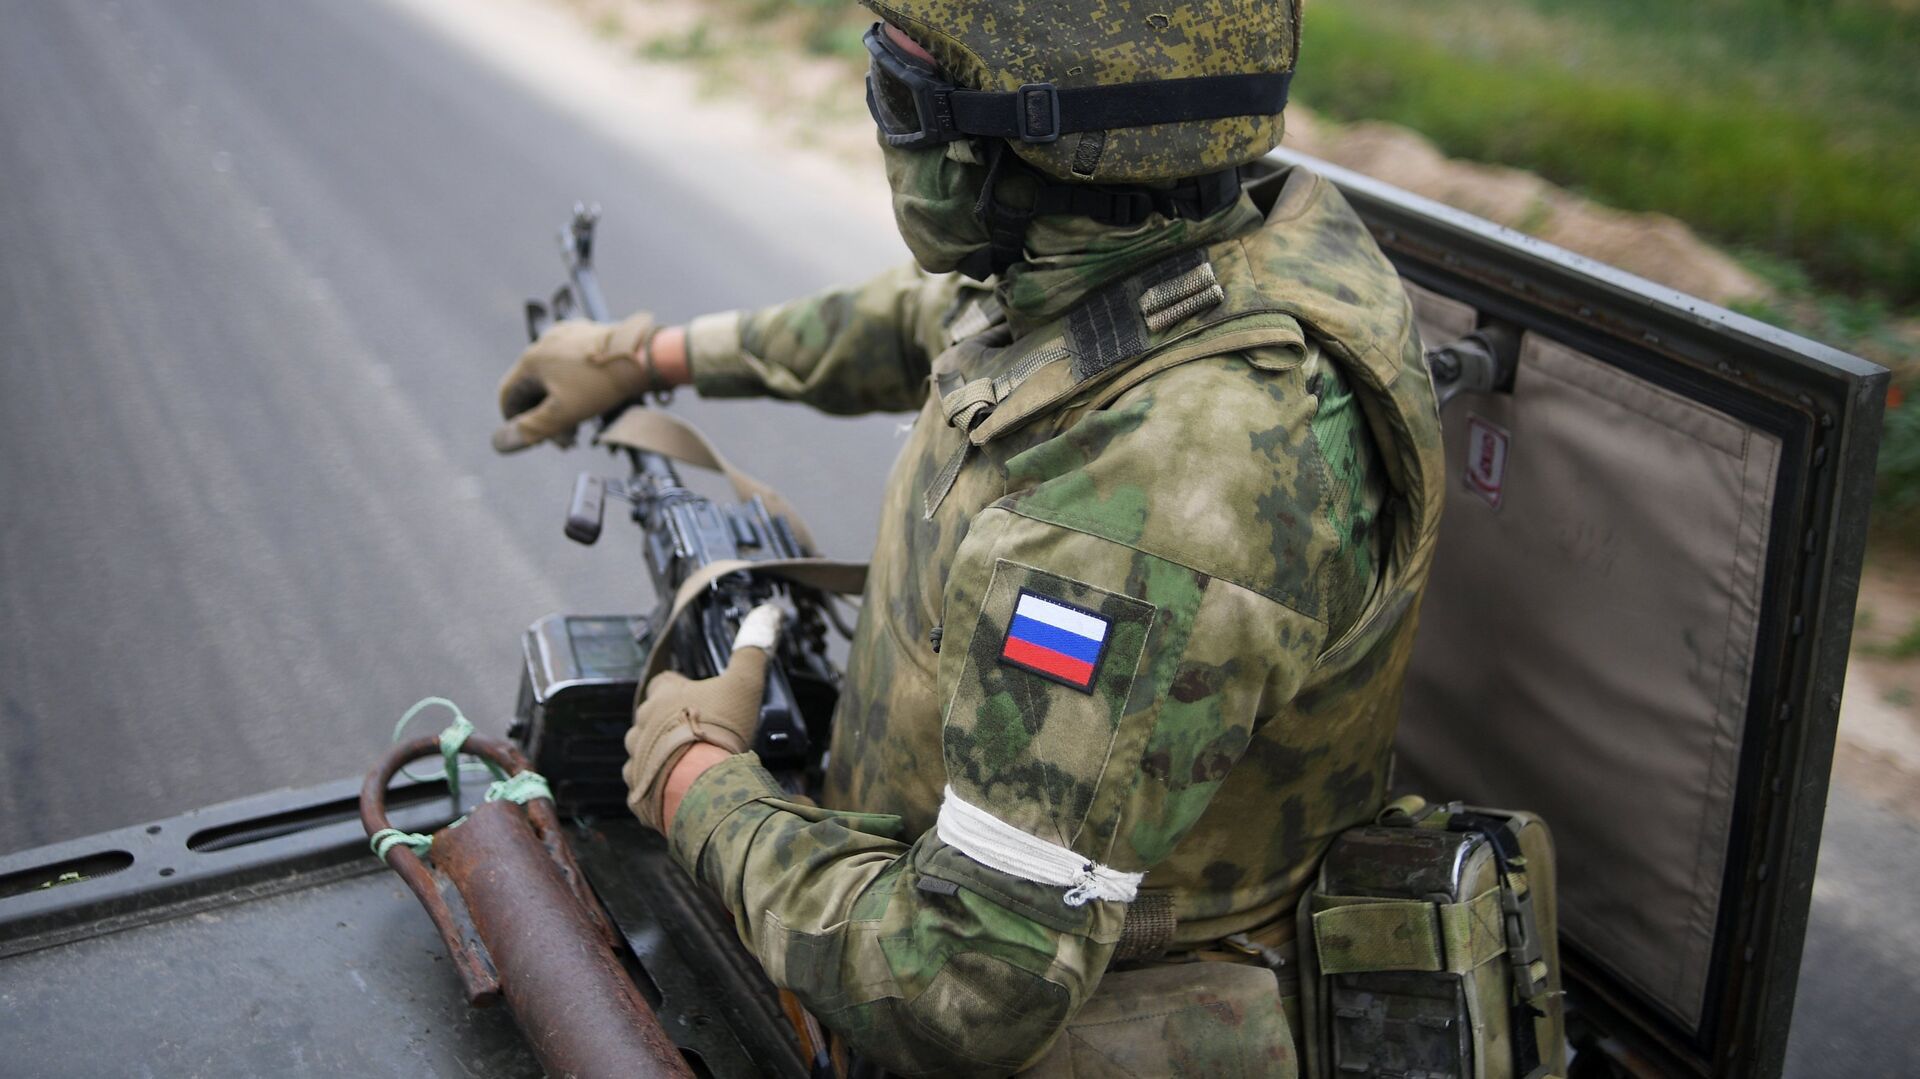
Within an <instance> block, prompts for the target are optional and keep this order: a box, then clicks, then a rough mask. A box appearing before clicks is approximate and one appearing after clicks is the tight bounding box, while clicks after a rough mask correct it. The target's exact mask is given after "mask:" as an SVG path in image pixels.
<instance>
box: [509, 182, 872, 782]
mask: <svg viewBox="0 0 1920 1079" xmlns="http://www.w3.org/2000/svg"><path fill="white" fill-rule="evenodd" d="M598 218H599V212H598V209H597V208H590V207H587V206H583V205H576V206H575V207H574V212H573V219H572V221H571V222H569V224H568V225H567V227H566V228H564V229H562V230H561V232H560V252H561V260H562V262H563V263H564V265H565V267H566V272H567V281H566V283H564V284H562V285H561V286H560V287H559V288H557V289H556V290H554V292H553V294H552V295H551V297H549V298H548V299H547V300H545V301H540V300H529V301H528V302H527V305H526V321H527V333H528V335H529V337H530V338H535V337H538V336H539V335H540V333H541V332H542V331H543V330H545V329H546V327H547V326H548V325H550V324H551V322H552V321H553V320H555V319H561V318H569V317H575V316H580V317H585V318H590V319H594V320H596V321H603V322H604V321H607V319H608V313H607V305H606V300H605V298H604V297H603V295H602V293H601V291H600V283H599V280H598V278H597V277H596V275H595V273H594V267H593V238H594V226H595V225H596V223H597V222H598ZM613 421H614V416H613V415H611V414H610V415H608V416H604V417H601V419H600V420H599V421H598V422H597V425H596V426H597V427H598V431H597V433H599V434H604V433H606V432H607V431H608V429H609V428H610V426H611V425H612V423H613ZM615 449H616V452H618V453H621V454H623V455H624V456H625V457H626V459H627V462H628V464H629V474H628V475H627V477H626V478H624V479H609V478H603V477H600V476H596V475H593V474H592V473H582V474H581V475H580V477H579V479H578V480H576V481H575V483H574V489H573V498H572V500H571V502H570V504H569V505H568V508H567V520H566V534H567V536H568V538H570V539H572V540H574V541H576V542H578V543H582V544H592V543H595V542H596V541H598V540H599V538H600V533H601V531H602V528H603V526H604V522H605V518H606V506H607V502H608V500H609V499H611V500H614V501H617V502H620V503H623V504H625V505H626V506H627V507H628V508H629V511H630V512H629V517H630V519H631V520H632V521H633V522H634V523H635V524H636V525H638V526H640V530H641V536H642V554H643V555H644V556H645V558H646V562H647V570H648V574H649V577H650V579H651V581H652V584H653V593H654V595H655V596H656V597H657V599H658V603H657V606H656V608H655V610H654V611H653V612H652V613H651V614H650V615H646V616H611V617H581V616H577V615H552V616H549V617H548V618H545V619H542V620H541V621H539V622H536V623H535V624H534V625H533V627H532V628H530V629H529V630H528V631H527V634H526V638H525V642H524V652H525V659H526V666H525V668H524V672H523V677H522V683H521V690H520V700H519V706H518V708H517V709H516V719H515V722H514V724H513V726H512V728H510V730H509V735H510V736H511V737H512V738H514V739H515V740H516V741H519V742H521V743H522V744H523V745H525V746H526V747H527V753H528V756H530V757H531V758H532V760H533V766H534V768H535V769H536V770H538V771H539V772H540V773H541V774H542V775H545V776H546V777H547V778H548V780H549V781H550V782H551V783H552V784H553V785H554V789H555V793H556V794H557V795H558V796H559V797H560V799H561V801H562V802H563V803H565V804H568V805H570V806H574V807H595V808H612V807H617V806H620V805H621V804H622V803H623V802H624V799H625V796H626V789H625V786H624V785H623V784H622V782H621V779H620V774H619V770H620V763H621V762H622V761H623V760H624V759H625V752H624V748H623V746H622V744H621V739H622V736H623V735H624V734H625V732H626V729H627V725H628V723H629V721H630V719H631V715H632V707H633V701H634V693H635V691H636V689H637V688H638V683H639V681H640V679H641V678H642V677H643V676H644V675H645V673H646V672H645V667H646V660H647V657H649V656H650V655H652V654H653V653H654V652H655V651H656V650H661V651H662V652H663V654H664V656H665V658H666V660H667V662H666V664H665V665H666V666H669V667H671V668H673V669H674V670H677V671H679V672H681V673H682V674H685V675H687V676H688V677H690V678H706V677H711V676H713V675H716V674H718V673H720V671H721V670H723V669H725V667H726V665H727V660H728V658H729V657H730V656H731V655H732V651H733V638H734V634H735V633H736V632H737V631H738V630H739V626H740V620H741V619H742V618H744V617H745V616H746V614H747V612H748V611H750V610H752V609H753V608H754V607H756V606H758V605H759V604H762V603H768V602H773V603H779V604H780V605H781V606H783V607H784V608H786V611H787V622H786V630H785V632H783V633H782V635H781V638H780V643H779V645H778V647H777V649H776V651H775V654H774V655H773V656H772V657H771V662H770V663H769V664H768V665H767V685H766V691H765V694H764V696H763V697H762V699H761V702H760V725H759V730H758V734H757V736H756V737H755V740H754V747H753V748H754V751H755V752H756V753H758V754H759V756H760V759H761V762H762V763H764V764H765V765H766V766H767V768H768V769H769V770H770V771H772V772H773V773H774V774H775V775H776V776H778V777H780V779H781V782H782V783H783V784H784V785H786V786H787V787H788V788H789V789H790V790H792V791H794V792H796V793H798V792H801V791H803V790H804V789H805V788H806V786H808V785H809V781H810V780H812V779H814V778H817V776H818V774H819V771H820V769H821V767H822V766H823V764H824V761H823V759H822V757H823V754H824V750H825V746H826V737H825V736H826V722H827V717H828V716H829V715H830V714H831V712H832V709H833V704H834V701H835V700H836V699H837V697H838V693H839V676H838V674H837V673H836V672H835V671H834V669H833V666H832V664H831V662H830V661H829V659H828V655H827V640H826V636H827V626H828V622H829V619H832V618H833V612H832V609H831V607H830V606H829V602H830V601H829V600H828V599H827V597H826V596H825V595H824V594H823V593H821V592H819V591H818V590H816V589H813V588H810V587H807V586H804V585H799V584H794V583H791V582H788V581H784V580H779V579H774V578H771V577H768V576H764V575H758V574H751V573H746V572H732V573H725V574H723V575H721V576H718V577H717V578H715V579H713V580H711V581H709V582H706V583H705V584H704V585H700V586H697V587H698V591H697V593H695V594H692V595H691V596H690V597H689V598H687V600H686V604H685V606H686V609H685V611H684V612H682V614H681V616H680V617H679V618H678V619H671V622H670V618H671V615H672V612H673V604H674V600H675V598H676V597H677V596H679V595H680V593H681V592H682V590H683V589H684V588H686V587H687V582H688V581H689V580H690V579H695V578H698V577H701V576H704V575H705V574H706V573H707V572H708V571H709V567H713V566H715V565H716V564H717V563H722V562H733V561H741V562H771V561H786V560H791V559H801V558H808V557H811V556H813V554H814V552H813V551H812V550H810V549H809V545H808V542H807V540H806V538H805V536H806V532H805V529H804V528H803V527H801V526H800V525H799V523H798V522H797V521H795V520H793V519H791V517H790V516H789V513H788V512H783V511H782V508H781V507H778V506H775V505H770V504H769V500H768V498H767V497H764V496H762V495H760V494H754V495H751V496H748V497H743V498H740V499H739V500H737V501H733V502H717V501H715V500H713V499H711V498H708V497H706V496H704V495H701V494H699V493H697V492H696V491H694V490H692V489H690V488H689V487H687V486H686V485H685V484H684V483H683V482H682V481H681V478H680V474H679V471H678V470H677V469H676V467H675V465H674V462H673V460H672V459H671V458H669V457H668V456H667V455H666V454H664V453H658V452H654V451H651V450H645V449H636V448H633V447H630V446H620V447H615ZM834 624H835V625H836V626H839V625H840V623H839V621H838V620H837V619H835V620H834ZM662 633H664V634H665V639H664V640H661V639H657V638H658V637H659V636H660V635H661V634H662Z"/></svg>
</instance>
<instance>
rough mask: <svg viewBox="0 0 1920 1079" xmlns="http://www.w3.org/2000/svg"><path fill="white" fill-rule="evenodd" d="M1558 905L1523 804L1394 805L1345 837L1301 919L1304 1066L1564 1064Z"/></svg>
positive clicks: (1548, 862) (1473, 1075)
mask: <svg viewBox="0 0 1920 1079" xmlns="http://www.w3.org/2000/svg"><path fill="white" fill-rule="evenodd" d="M1555 910H1556V907H1555V902H1554V862H1553V839H1552V837H1551V835H1550V834H1549V833H1548V831H1547V826H1546V824H1545V823H1544V822H1543V821H1541V819H1540V818H1539V817H1537V816H1535V815H1533V814H1531V813H1521V812H1514V811H1510V810H1501V809H1479V808H1474V807H1470V806H1463V805H1461V804H1459V803H1457V802H1456V803H1453V804H1450V805H1446V806H1426V805H1424V804H1423V803H1421V802H1420V801H1419V800H1418V799H1403V800H1402V801H1400V802H1395V803H1394V804H1392V805H1390V806H1388V807H1387V809H1386V810H1384V811H1382V813H1381V814H1380V817H1379V819H1378V821H1377V823H1375V824H1372V825H1366V826H1362V827H1359V828H1352V829H1349V830H1347V831H1346V832H1343V833H1341V835H1340V836H1339V837H1338V838H1336V839H1335V840H1334V842H1333V846H1332V847H1331V848H1330V849H1329V850H1328V852H1327V857H1326V860H1325V861H1324V862H1323V863H1322V864H1321V869H1320V876H1319V879H1318V880H1317V881H1316V882H1315V883H1314V886H1313V887H1312V889H1310V890H1309V892H1308V894H1307V896H1306V898H1304V899H1303V900H1301V903H1300V909H1299V914H1298V917H1299V922H1300V937H1299V949H1300V967H1301V969H1300V975H1301V1013H1302V1018H1303V1022H1302V1031H1303V1032H1302V1041H1303V1043H1304V1044H1303V1046H1302V1052H1303V1055H1304V1057H1305V1058H1306V1061H1307V1065H1308V1067H1307V1074H1308V1075H1311V1076H1314V1077H1316V1079H1332V1077H1335V1076H1338V1077H1340V1079H1347V1077H1354V1079H1361V1077H1374V1076H1377V1077H1380V1079H1387V1077H1405V1076H1420V1077H1421V1079H1543V1077H1546V1076H1558V1075H1564V1074H1566V1038H1565V1022H1564V1016H1563V1013H1562V1000H1561V993H1560V949H1559V944H1558V940H1557V937H1556V935H1555V934H1556V931H1557V928H1558V926H1557V921H1556V918H1555Z"/></svg>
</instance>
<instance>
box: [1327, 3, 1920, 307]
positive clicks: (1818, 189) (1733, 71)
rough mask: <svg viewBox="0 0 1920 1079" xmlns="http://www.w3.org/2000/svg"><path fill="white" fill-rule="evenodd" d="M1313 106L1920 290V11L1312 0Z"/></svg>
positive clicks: (1880, 285)
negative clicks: (1397, 127) (1397, 126)
mask: <svg viewBox="0 0 1920 1079" xmlns="http://www.w3.org/2000/svg"><path fill="white" fill-rule="evenodd" d="M1301 55H1302V61H1301V75H1300V79H1299V82H1298V84H1297V93H1298V95H1299V98H1300V100H1302V101H1304V102H1305V103H1307V104H1309V105H1312V106H1314V107H1315V108H1318V109H1321V110H1322V111H1324V112H1327V113H1328V114H1330V115H1332V116H1335V117H1337V118H1342V119H1363V118H1364V119H1383V120H1390V121H1393V122H1396V123H1401V124H1405V125H1406V126H1408V127H1411V128H1414V129H1415V130H1417V131H1420V132H1421V133H1423V134H1425V135H1427V136H1428V137H1430V138H1432V139H1434V140H1435V141H1436V142H1437V143H1439V144H1440V146H1441V147H1442V148H1443V149H1445V150H1446V151H1447V152H1448V153H1450V154H1454V155H1456V156H1461V157H1468V158H1473V159H1477V160H1482V161H1495V162H1501V163H1504V164H1510V165H1515V166H1519V167H1522V168H1528V169H1532V170H1535V171H1538V172H1540V173H1541V174H1543V175H1545V176H1547V177H1549V178H1550V179H1553V180H1555V181H1557V182H1560V183H1562V184H1566V185H1568V186H1571V187H1574V188H1576V189H1579V190H1584V191H1587V192H1589V193H1591V194H1592V195H1593V196H1595V197H1596V198H1598V199H1599V200H1600V201H1602V202H1605V203H1608V204H1611V205H1615V206H1621V207H1626V208H1629V209H1642V210H1659V211H1663V212H1666V213H1670V214H1673V215H1675V216H1677V217H1679V218H1682V219H1683V220H1685V221H1687V222H1689V223H1690V224H1692V225H1694V226H1695V227H1697V228H1699V229H1700V230H1701V231H1703V232H1705V233H1707V234H1708V235H1711V236H1714V237H1716V238H1718V239H1719V240H1721V241H1723V242H1726V243H1730V244H1733V245H1738V246H1749V247H1754V248H1758V249H1761V250H1765V251H1768V252H1771V253H1774V254H1776V255H1780V256H1786V257H1789V258H1792V259H1794V260H1796V261H1798V262H1800V263H1802V264H1804V265H1806V266H1807V267H1808V268H1809V269H1810V270H1811V271H1812V272H1813V274H1814V275H1815V276H1816V277H1817V278H1818V279H1819V280H1821V281H1822V282H1824V283H1826V284H1828V285H1831V286H1838V287H1842V288H1845V289H1848V290H1849V291H1858V292H1873V293H1878V294H1880V295H1883V296H1886V297H1888V298H1889V299H1891V300H1893V301H1895V302H1897V303H1902V304H1910V303H1913V302H1915V301H1920V181H1917V180H1916V178H1917V177H1920V137H1916V135H1915V131H1916V124H1917V123H1920V10H1914V9H1913V7H1912V5H1907V4H1902V3H1899V2H1897V0H1693V2H1692V3H1674V2H1673V0H1316V2H1315V3H1313V4H1312V5H1311V7H1310V8H1309V9H1308V15H1307V23H1306V41H1305V44H1304V46H1303V48H1302V54H1301Z"/></svg>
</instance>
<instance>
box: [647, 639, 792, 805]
mask: <svg viewBox="0 0 1920 1079" xmlns="http://www.w3.org/2000/svg"><path fill="white" fill-rule="evenodd" d="M781 618H782V614H781V611H780V608H778V607H776V606H774V605H772V604H770V603H766V604H761V605H760V606H758V607H755V608H754V609H753V610H752V611H751V612H749V613H748V614H747V617H746V618H745V619H744V620H742V621H741V623H740V632H739V634H738V635H737V636H735V637H734V639H733V658H732V659H730V660H728V661H727V669H726V670H724V671H722V672H721V673H720V674H719V675H718V676H717V677H714V678H704V679H700V680H698V681H695V680H694V679H691V678H688V677H686V676H685V675H681V674H677V673H675V672H673V671H664V672H662V673H660V674H658V675H656V676H654V679H653V681H651V682H649V683H647V692H646V695H645V697H644V698H643V699H642V700H641V702H640V706H639V707H638V708H636V709H634V713H633V726H632V727H630V728H628V730H627V764H626V767H625V768H623V769H621V772H620V774H621V776H622V777H623V778H625V779H626V781H627V808H629V809H631V810H633V815H634V816H636V817H638V818H640V823H642V824H644V825H646V826H647V827H649V828H653V829H655V830H662V829H663V825H664V807H663V806H662V804H661V803H662V796H663V795H664V794H665V792H666V786H667V776H668V775H669V774H670V773H671V772H672V771H673V766H674V764H676V763H677V762H678V761H679V760H680V758H681V757H682V756H683V755H684V754H685V753H686V751H687V750H688V749H689V748H691V747H692V746H693V745H694V744H695V743H698V742H706V743H709V744H711V745H715V746H719V747H720V748H721V749H724V750H726V751H727V752H728V753H745V752H746V751H747V750H748V749H749V748H751V747H752V745H753V736H754V734H755V732H756V729H757V728H758V727H759V725H760V697H761V694H762V692H764V690H765V689H766V684H767V653H768V652H769V651H770V650H772V648H773V646H774V642H775V641H777V640H778V639H779V636H780V620H781Z"/></svg>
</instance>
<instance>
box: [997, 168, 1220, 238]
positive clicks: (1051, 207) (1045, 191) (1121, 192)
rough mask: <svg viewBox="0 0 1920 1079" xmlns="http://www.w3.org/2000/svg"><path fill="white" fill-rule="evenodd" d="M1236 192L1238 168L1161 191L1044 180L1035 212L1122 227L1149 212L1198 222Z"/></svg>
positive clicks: (1146, 215)
mask: <svg viewBox="0 0 1920 1079" xmlns="http://www.w3.org/2000/svg"><path fill="white" fill-rule="evenodd" d="M1239 197H1240V170H1238V169H1222V170H1220V171H1219V172H1210V173H1207V174H1206V175H1204V176H1193V177H1189V178H1187V179H1184V180H1181V181H1179V182H1178V183H1176V184H1174V185H1173V186H1172V187H1170V188H1167V189H1165V190H1160V191H1155V190H1151V189H1148V188H1138V187H1136V188H1122V189H1118V190H1116V189H1113V188H1101V187H1089V186H1086V185H1084V184H1063V183H1047V184H1045V185H1044V186H1042V187H1041V188H1040V191H1039V194H1038V196H1037V197H1036V199H1035V202H1034V208H1033V215H1034V216H1035V217H1040V216H1045V215H1048V214H1071V215H1073V216H1075V217H1086V218H1091V219H1093V220H1095V221H1098V222H1100V223H1101V224H1103V225H1115V226H1119V227H1121V228H1126V227H1130V226H1133V225H1137V224H1139V223H1140V222H1142V221H1145V220H1146V219H1147V217H1148V216H1149V215H1151V214H1153V213H1156V212H1158V213H1161V214H1165V215H1166V216H1168V217H1174V218H1186V219H1187V220H1191V221H1198V220H1201V219H1203V218H1208V217H1212V216H1213V215H1214V214H1215V213H1217V212H1219V211H1220V210H1221V209H1223V208H1225V207H1226V206H1227V205H1228V204H1229V203H1231V202H1233V200H1235V199H1237V198H1239Z"/></svg>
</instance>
